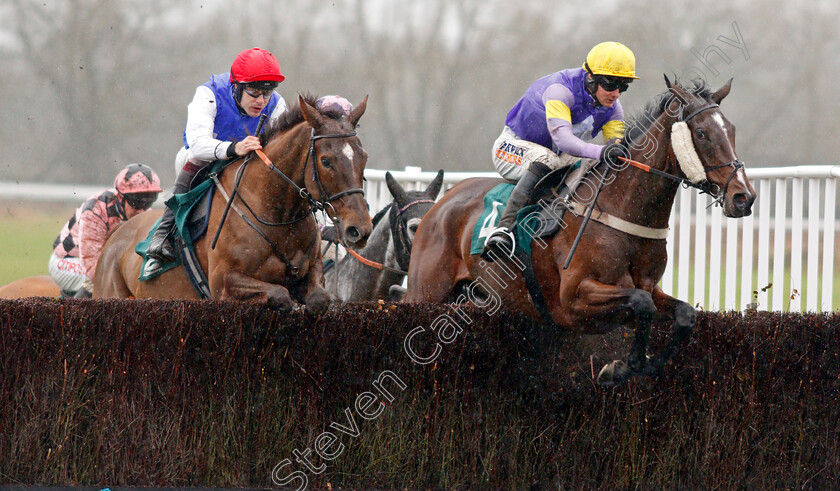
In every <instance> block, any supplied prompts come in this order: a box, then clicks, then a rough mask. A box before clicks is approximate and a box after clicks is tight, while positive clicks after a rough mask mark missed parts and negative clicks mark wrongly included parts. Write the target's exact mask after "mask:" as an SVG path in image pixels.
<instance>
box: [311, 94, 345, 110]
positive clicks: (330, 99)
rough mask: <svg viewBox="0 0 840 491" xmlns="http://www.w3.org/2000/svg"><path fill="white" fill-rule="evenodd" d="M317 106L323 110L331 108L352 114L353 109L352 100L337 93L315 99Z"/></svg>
mask: <svg viewBox="0 0 840 491" xmlns="http://www.w3.org/2000/svg"><path fill="white" fill-rule="evenodd" d="M315 108H316V109H317V110H319V111H321V112H324V111H327V110H330V111H337V112H343V113H344V114H350V111H352V110H353V104H350V101H348V100H347V99H345V98H344V97H340V96H337V95H325V96H324V97H320V98H318V100H317V101H315Z"/></svg>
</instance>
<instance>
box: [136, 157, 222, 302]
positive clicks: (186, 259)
mask: <svg viewBox="0 0 840 491" xmlns="http://www.w3.org/2000/svg"><path fill="white" fill-rule="evenodd" d="M229 164H230V161H228V160H217V161H215V162H213V163H212V164H210V165H208V166H206V167H204V169H202V171H200V172H199V173H198V174H197V175H196V177H195V178H194V179H193V184H192V188H191V189H190V191H189V192H187V193H184V194H176V195H174V196H172V197H171V198H169V199H168V200H166V203H165V204H166V206H168V207H169V208H171V209H172V211H173V212H174V213H175V229H176V231H177V233H176V235H175V237H173V244H174V246H175V249H176V251H177V252H178V258H177V259H176V260H175V261H172V262H168V263H161V262H160V261H157V260H155V259H154V258H151V257H147V256H146V249H148V247H149V243H150V242H151V240H152V237H153V236H154V234H155V230H157V228H158V226H159V225H160V219H158V221H157V222H155V224H154V226H152V228H151V230H149V235H148V236H147V237H146V238H145V239H144V240H143V241H141V242H139V243H138V244H137V246H136V247H135V248H134V251H135V252H136V253H137V254H139V255H140V257H142V258H143V266H142V268H141V269H140V276H139V277H138V279H139V280H140V281H146V280H148V279H150V278H154V277H156V276H158V275H160V274H162V273H164V272H166V271H169V270H170V269H172V268H175V267H178V266H181V265H184V270H185V271H186V273H187V277H188V278H189V280H190V283H191V284H192V286H193V289H195V291H196V293H198V295H199V296H200V297H201V298H210V287H209V284H208V281H207V275H206V274H205V273H204V271H203V270H202V269H201V265H200V264H199V262H198V258H197V257H196V255H195V248H194V245H193V244H194V243H195V241H197V240H198V239H200V238H201V237H203V236H204V234H205V233H207V224H208V223H209V220H210V207H211V206H212V205H213V185H214V184H215V181H213V180H212V179H210V178H209V176H212V175H214V174H215V173H218V172H221V171H222V170H223V169H224V168H225V167H226V166H227V165H229Z"/></svg>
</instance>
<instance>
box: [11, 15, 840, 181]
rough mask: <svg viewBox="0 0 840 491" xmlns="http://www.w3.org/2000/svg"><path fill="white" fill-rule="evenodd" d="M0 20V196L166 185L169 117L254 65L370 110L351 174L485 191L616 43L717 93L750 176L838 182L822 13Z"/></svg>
mask: <svg viewBox="0 0 840 491" xmlns="http://www.w3.org/2000/svg"><path fill="white" fill-rule="evenodd" d="M665 5H666V4H662V3H661V2H654V1H653V0H638V1H635V2H615V1H614V0H592V1H588V2H576V3H574V4H571V3H569V2H563V3H562V4H561V3H559V2H555V1H552V0H531V1H529V2H523V3H521V4H520V3H518V2H505V1H502V0H420V1H409V0H338V1H335V2H321V1H311V0H251V1H249V2H243V3H239V2H236V3H234V2H222V1H218V0H182V1H180V2H169V1H168V0H37V1H36V0H5V2H3V4H0V61H2V66H3V68H4V69H3V70H2V71H0V80H2V82H3V85H4V87H6V88H5V89H4V90H3V91H2V93H0V108H2V114H3V115H4V118H3V119H2V121H0V135H2V142H3V147H4V150H5V151H4V157H3V158H2V159H0V166H2V167H0V169H2V177H0V180H7V181H8V180H26V181H33V180H34V181H45V182H77V183H97V184H107V183H108V182H109V181H110V179H111V176H113V175H114V174H115V172H116V170H117V169H119V168H121V167H122V166H123V165H125V164H126V163H128V162H133V161H135V162H143V163H147V164H149V165H151V166H153V167H154V168H155V169H156V170H158V171H159V172H160V174H161V177H162V178H163V180H164V185H165V186H169V185H171V183H172V181H173V179H174V170H173V160H174V156H175V153H176V152H177V150H178V149H179V148H180V146H181V134H182V132H183V128H184V123H185V119H186V105H187V103H188V102H189V101H190V99H191V98H192V95H193V93H194V90H195V87H196V86H197V85H200V84H202V83H204V82H205V81H206V80H207V78H208V77H209V75H210V74H212V73H222V72H226V71H227V70H228V69H229V67H230V63H231V61H232V60H233V58H234V57H235V56H236V54H237V53H239V52H240V51H241V50H243V49H246V48H249V47H252V46H260V47H263V48H265V49H268V50H270V51H272V52H273V53H274V54H275V55H276V56H277V58H278V60H279V61H280V65H281V67H282V70H283V72H284V74H285V75H286V76H287V79H286V81H285V82H284V83H283V84H281V86H280V88H279V90H278V91H279V92H280V93H281V94H282V95H283V96H284V97H285V98H286V100H287V101H288V102H290V103H293V102H296V100H297V94H298V93H300V92H310V93H313V94H319V95H326V94H339V95H342V96H345V97H347V98H348V99H350V100H351V101H352V102H354V103H357V102H359V101H360V100H361V99H362V98H363V97H364V96H365V94H369V95H370V101H369V104H368V110H367V113H366V115H365V117H364V118H363V119H362V125H361V128H360V136H361V138H362V142H363V144H364V145H365V148H366V149H367V150H368V152H369V154H370V161H369V167H370V168H378V169H394V168H397V169H401V168H403V167H404V166H406V165H418V166H421V167H423V168H424V170H436V169H438V168H444V169H446V170H451V171H456V170H458V171H464V170H470V171H490V170H492V165H491V163H490V146H491V144H492V142H493V140H495V138H496V137H497V136H498V133H499V132H500V131H501V128H502V125H503V124H504V119H505V115H506V114H507V111H508V110H509V108H510V107H511V106H512V104H513V103H514V102H515V101H516V99H517V98H518V97H519V96H520V95H521V93H522V92H523V91H524V90H525V88H526V87H527V86H528V84H529V83H530V82H532V81H533V80H535V79H536V78H538V77H541V76H543V75H546V74H548V73H550V72H553V71H556V70H559V69H563V68H569V67H576V66H580V64H581V63H582V61H583V58H584V57H585V55H586V52H587V51H588V50H589V48H591V47H592V46H593V45H594V44H597V43H598V42H601V41H605V40H615V41H620V42H623V43H625V44H627V45H628V46H629V47H630V48H631V49H632V50H633V51H634V52H635V54H636V57H637V72H638V73H637V74H638V75H639V76H640V77H641V80H638V81H637V82H635V83H634V84H633V86H632V88H631V90H630V91H629V92H628V93H626V94H625V95H623V96H622V103H623V104H624V107H625V112H627V113H630V114H632V113H633V112H634V111H637V110H639V109H641V107H642V106H644V104H645V103H646V102H647V101H648V100H650V99H651V98H652V97H653V96H654V95H655V94H657V93H659V92H661V91H663V90H664V89H665V84H664V82H663V79H662V74H663V73H666V74H668V75H669V76H672V75H676V76H684V77H687V76H700V77H703V78H705V79H706V80H707V81H708V83H709V84H710V85H712V86H713V87H714V88H717V87H718V86H720V85H721V84H723V83H724V82H725V81H726V80H728V79H729V78H730V77H734V78H735V82H734V84H733V91H732V93H731V94H730V96H729V98H727V100H726V101H725V102H724V111H725V113H726V115H727V116H728V117H729V119H730V120H731V121H732V122H733V123H734V124H735V125H736V126H737V127H738V137H737V145H738V151H739V156H740V157H741V159H742V160H746V161H747V162H748V165H752V166H776V165H796V164H829V163H837V158H836V156H835V154H834V153H833V151H831V148H832V144H831V141H832V140H831V138H828V139H826V138H827V137H828V135H831V134H836V133H837V131H838V130H840V118H838V115H837V110H836V107H837V103H836V101H835V100H834V99H833V98H832V97H831V96H830V94H831V92H830V91H831V90H832V89H833V87H831V86H830V84H829V83H828V82H829V81H830V80H833V79H834V78H835V77H834V75H837V74H838V73H840V49H838V48H840V46H838V44H840V41H838V37H837V36H836V35H835V31H836V25H837V21H838V18H840V16H838V14H840V4H837V3H836V2H832V1H830V0H813V1H811V2H807V3H804V2H782V1H781V0H771V1H761V2H760V1H759V0H735V1H732V2H728V3H727V4H725V5H720V4H719V5H716V6H715V7H714V8H708V7H706V6H702V5H701V4H698V3H696V2H695V3H693V4H691V5H684V4H681V3H674V4H667V7H666V6H665Z"/></svg>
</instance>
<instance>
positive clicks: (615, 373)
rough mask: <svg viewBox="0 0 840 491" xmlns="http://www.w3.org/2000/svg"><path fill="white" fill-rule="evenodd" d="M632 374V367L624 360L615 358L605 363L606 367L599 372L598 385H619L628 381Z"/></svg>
mask: <svg viewBox="0 0 840 491" xmlns="http://www.w3.org/2000/svg"><path fill="white" fill-rule="evenodd" d="M630 375H632V371H631V370H630V367H628V366H627V364H626V363H624V361H623V360H615V361H613V362H612V363H609V364H607V365H604V368H602V369H601V371H600V372H599V373H598V385H603V386H606V387H611V386H614V385H619V384H622V383H624V382H626V381H627V379H628V378H630Z"/></svg>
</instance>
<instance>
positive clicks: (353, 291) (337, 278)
mask: <svg viewBox="0 0 840 491" xmlns="http://www.w3.org/2000/svg"><path fill="white" fill-rule="evenodd" d="M385 182H386V183H387V185H388V190H389V191H390V192H391V195H392V196H393V197H394V201H392V202H391V204H389V205H388V206H386V207H385V208H383V209H382V210H380V211H379V212H378V213H377V214H376V216H374V218H373V232H371V234H370V236H369V237H368V240H367V245H366V246H365V247H364V248H362V249H360V250H358V251H355V252H356V253H358V255H359V256H360V257H361V259H359V258H357V257H354V256H353V255H350V254H347V255H345V256H344V257H343V258H341V257H340V258H339V259H338V261H337V262H333V263H332V264H330V262H331V261H332V258H334V257H335V251H336V248H338V247H339V246H338V245H336V244H335V242H336V234H335V233H334V232H333V230H332V228H331V227H327V228H326V229H325V230H324V232H323V234H322V239H323V240H324V241H330V242H333V244H332V246H331V247H325V249H326V250H325V252H324V257H323V259H324V282H325V286H326V289H327V292H329V293H330V295H332V296H333V298H334V299H335V300H338V301H340V302H342V303H347V302H363V301H369V300H374V301H375V300H389V299H390V300H393V299H395V298H394V296H393V295H390V296H389V290H390V289H391V287H392V286H394V285H396V288H395V294H396V295H399V293H400V288H399V285H400V284H401V283H402V282H403V279H404V278H405V275H406V274H407V272H408V262H409V259H410V258H411V243H412V242H413V241H414V232H415V231H417V226H418V225H420V220H421V219H422V218H423V215H425V214H426V212H427V211H429V208H431V207H432V205H434V201H435V198H437V195H438V193H440V189H441V186H442V185H443V170H442V169H441V170H440V171H438V174H437V176H436V177H435V178H434V180H432V182H430V183H429V185H428V186H427V187H426V190H425V191H406V190H405V189H403V187H402V186H401V185H400V183H398V182H397V181H396V179H394V177H393V176H392V175H391V173H390V172H387V173H385ZM339 250H340V249H339ZM342 252H343V251H342Z"/></svg>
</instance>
